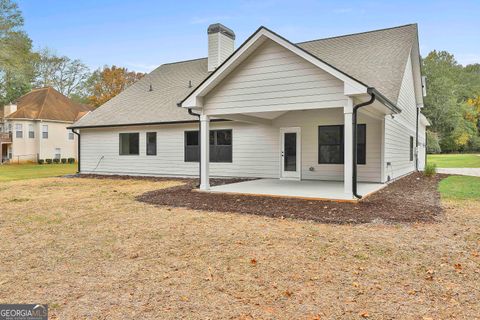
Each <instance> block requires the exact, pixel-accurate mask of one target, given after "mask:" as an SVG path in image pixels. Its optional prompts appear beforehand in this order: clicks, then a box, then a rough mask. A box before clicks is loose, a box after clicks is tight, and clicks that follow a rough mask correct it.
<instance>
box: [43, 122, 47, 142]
mask: <svg viewBox="0 0 480 320" xmlns="http://www.w3.org/2000/svg"><path fill="white" fill-rule="evenodd" d="M42 138H43V139H48V125H46V124H44V125H42Z"/></svg>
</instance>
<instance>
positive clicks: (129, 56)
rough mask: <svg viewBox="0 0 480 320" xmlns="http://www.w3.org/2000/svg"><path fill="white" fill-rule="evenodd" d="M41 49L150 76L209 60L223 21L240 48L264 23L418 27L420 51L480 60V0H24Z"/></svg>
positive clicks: (345, 29) (327, 30)
mask: <svg viewBox="0 0 480 320" xmlns="http://www.w3.org/2000/svg"><path fill="white" fill-rule="evenodd" d="M18 4H19V7H20V9H21V11H22V12H23V15H24V18H25V30H26V32H27V33H28V35H29V36H30V38H31V39H32V40H33V46H34V48H35V49H40V48H44V47H48V48H50V49H52V50H53V51H54V52H55V53H57V54H58V55H66V56H68V57H70V58H72V59H80V60H81V61H83V62H84V63H85V64H86V65H87V66H89V67H90V68H91V69H97V68H99V67H102V66H104V65H117V66H122V67H127V68H128V69H129V70H135V71H138V72H149V71H151V70H153V69H154V68H156V67H157V66H159V65H161V64H163V63H168V62H175V61H182V60H188V59H195V58H201V57H206V56H207V27H208V25H209V24H212V23H217V22H220V23H222V24H224V25H225V26H227V27H229V28H231V29H232V30H233V31H234V32H235V34H236V40H235V46H236V47H238V46H240V45H241V43H242V42H243V41H245V40H246V39H247V38H248V36H250V35H251V34H252V33H253V32H254V31H255V30H256V29H257V28H258V27H260V26H261V25H263V26H265V27H268V28H269V29H271V30H273V31H275V32H276V33H278V34H280V35H282V36H284V37H285V38H287V39H288V40H290V41H292V42H301V41H307V40H312V39H319V38H325V37H331V36H337V35H342V34H350V33H356V32H362V31H369V30H374V29H381V28H388V27H393V26H398V25H404V24H408V23H418V26H419V34H420V50H421V54H422V55H423V56H425V55H427V54H428V52H430V51H431V50H434V49H436V50H447V51H449V52H450V53H453V54H454V55H455V57H456V59H457V61H458V62H460V63H462V64H464V65H465V64H470V63H480V19H479V18H478V13H479V12H480V1H478V0H477V1H462V0H457V1H428V0H423V1H422V0H416V1H347V0H343V1H313V0H294V1H292V0H290V1H284V0H266V1H260V0H258V1H255V0H243V1H188V0H183V1H178V0H177V1H158V0H157V1H153V0H135V1H126V0H77V1H70V0H41V1H40V0H20V1H18Z"/></svg>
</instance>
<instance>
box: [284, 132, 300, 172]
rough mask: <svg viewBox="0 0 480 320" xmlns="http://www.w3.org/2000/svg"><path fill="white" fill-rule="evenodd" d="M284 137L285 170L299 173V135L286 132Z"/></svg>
mask: <svg viewBox="0 0 480 320" xmlns="http://www.w3.org/2000/svg"><path fill="white" fill-rule="evenodd" d="M283 137H284V138H283V141H284V145H283V150H284V154H283V170H284V171H297V133H296V132H286V133H284V136H283Z"/></svg>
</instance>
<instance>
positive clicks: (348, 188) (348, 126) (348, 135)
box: [343, 98, 353, 196]
mask: <svg viewBox="0 0 480 320" xmlns="http://www.w3.org/2000/svg"><path fill="white" fill-rule="evenodd" d="M352 113H353V99H352V98H348V101H347V104H346V105H345V107H344V108H343V118H344V128H345V132H344V137H343V138H344V170H343V181H344V182H343V183H344V188H345V193H347V194H352V176H353V170H352V165H353V151H352V149H353V138H352V134H353V124H352ZM352 196H353V195H352Z"/></svg>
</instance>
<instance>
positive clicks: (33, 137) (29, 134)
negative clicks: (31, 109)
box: [28, 124, 35, 139]
mask: <svg viewBox="0 0 480 320" xmlns="http://www.w3.org/2000/svg"><path fill="white" fill-rule="evenodd" d="M30 129H32V130H30ZM28 138H29V139H35V127H34V125H33V124H29V125H28Z"/></svg>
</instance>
